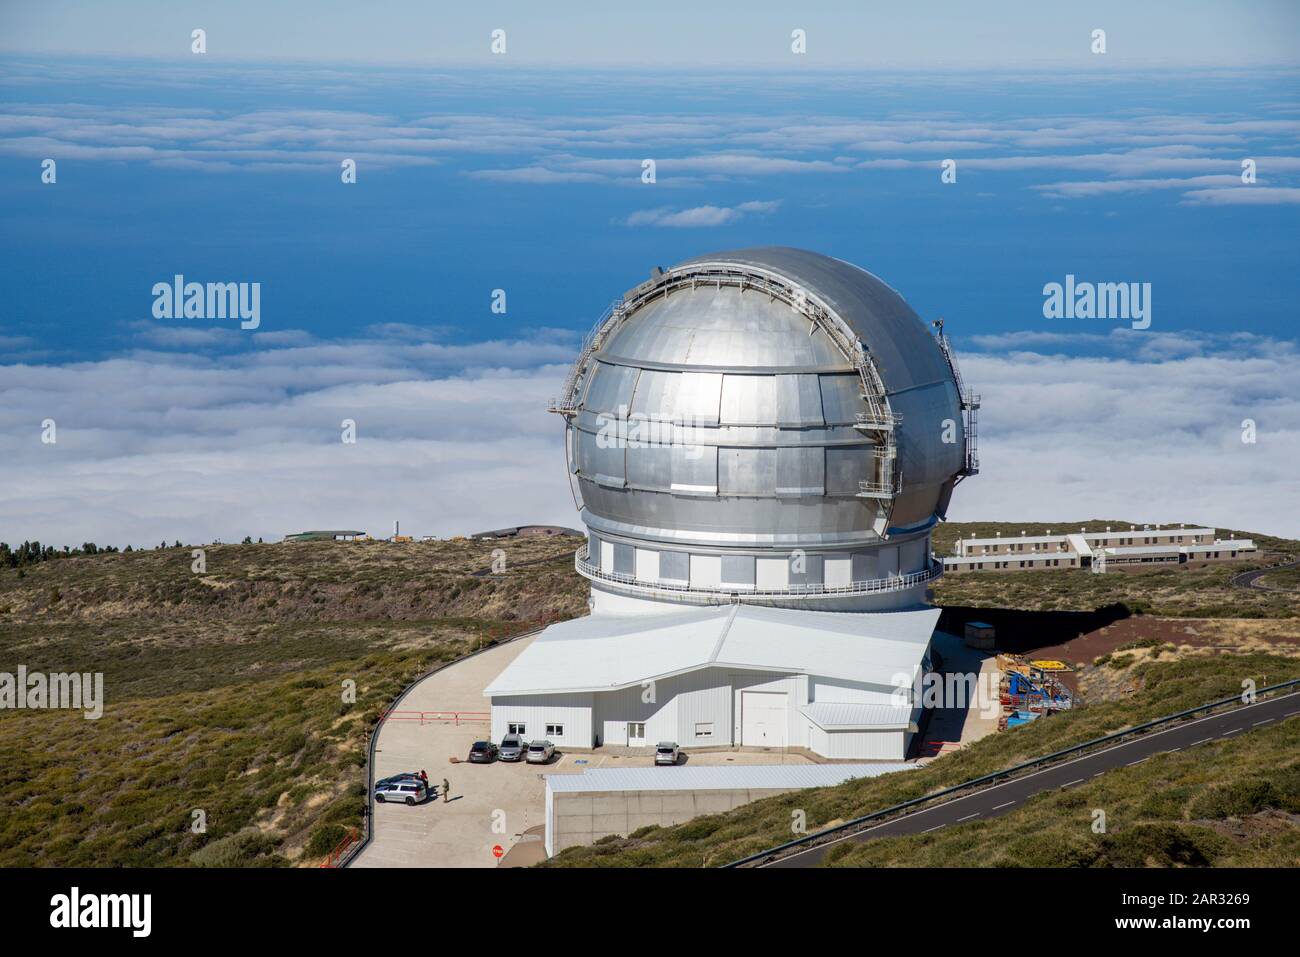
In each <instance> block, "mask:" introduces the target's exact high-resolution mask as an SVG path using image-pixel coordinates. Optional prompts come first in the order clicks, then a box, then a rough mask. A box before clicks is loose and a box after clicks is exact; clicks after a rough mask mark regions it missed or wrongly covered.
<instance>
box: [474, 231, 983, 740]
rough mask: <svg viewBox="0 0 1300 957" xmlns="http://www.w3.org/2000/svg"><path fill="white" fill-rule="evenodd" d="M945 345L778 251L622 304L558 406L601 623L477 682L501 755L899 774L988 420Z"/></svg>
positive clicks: (813, 262) (686, 274) (895, 304)
mask: <svg viewBox="0 0 1300 957" xmlns="http://www.w3.org/2000/svg"><path fill="white" fill-rule="evenodd" d="M936 326H938V327H939V331H938V334H937V335H932V334H931V333H930V332H929V330H927V329H926V327H925V325H924V323H922V322H921V320H920V318H919V317H918V316H917V315H916V313H915V312H913V311H912V309H911V308H910V307H909V306H908V305H907V303H906V302H904V301H903V299H902V297H900V296H899V295H898V293H897V292H895V291H894V290H893V289H891V288H890V287H889V286H887V285H886V284H885V283H883V282H882V281H881V280H879V279H878V278H876V277H875V276H873V275H871V274H870V273H868V272H866V271H864V270H862V269H859V268H857V267H856V266H853V265H851V264H849V263H846V262H843V261H841V260H838V259H832V258H830V257H827V256H821V255H818V254H816V253H810V252H806V251H803V250H797V249H785V248H763V249H748V250H740V251H737V252H730V253H716V254H712V255H708V256H701V257H699V258H696V259H692V260H688V261H686V262H684V263H681V264H679V265H677V266H675V267H672V268H670V269H667V270H664V269H657V270H655V271H654V272H653V273H652V275H651V277H650V279H649V281H647V282H645V283H642V284H640V285H638V286H636V287H634V288H633V289H631V290H629V291H628V292H627V293H626V294H625V296H624V298H622V299H620V300H618V301H617V302H616V303H615V304H614V305H613V306H612V307H611V308H610V309H609V310H608V311H607V313H606V315H605V316H604V317H602V319H601V321H600V322H599V323H598V324H597V327H596V328H595V329H594V330H593V331H592V333H591V334H590V335H589V336H588V337H587V339H586V340H585V341H584V343H583V346H582V349H581V352H580V354H579V356H578V359H577V361H576V362H575V364H574V366H573V369H572V371H571V372H570V374H569V376H568V378H567V380H566V382H565V385H564V389H563V392H562V394H561V395H560V396H559V397H558V398H556V399H555V400H554V401H553V403H552V411H554V412H557V413H559V414H560V415H562V416H563V417H564V421H565V438H566V450H567V454H568V463H569V476H570V481H571V486H572V489H573V493H574V500H575V504H576V505H577V506H578V508H579V509H580V513H581V516H582V520H583V522H584V523H585V524H586V526H587V528H588V531H589V536H588V546H587V548H585V549H581V550H580V551H579V552H578V555H577V557H576V562H575V564H576V568H577V570H578V572H579V573H580V574H581V575H583V576H584V577H586V578H587V579H589V580H590V582H591V608H592V614H591V615H590V616H589V617H587V618H583V619H580V620H577V621H570V622H564V623H561V624H557V625H552V626H551V627H549V628H547V629H546V630H545V631H544V632H543V633H542V634H541V635H540V636H539V637H537V638H536V639H534V640H533V642H532V643H531V644H530V646H529V647H528V648H527V649H526V650H525V651H524V652H523V653H522V654H520V655H519V657H518V658H517V659H516V660H515V661H514V662H513V663H512V664H511V665H510V666H509V667H508V668H507V669H506V670H505V671H504V672H503V673H502V674H500V675H498V676H497V678H496V679H495V680H494V681H493V682H492V683H491V684H490V685H489V686H488V688H487V689H486V691H485V694H487V696H488V697H490V698H491V701H492V705H491V707H492V732H493V735H494V736H497V737H499V736H501V735H504V734H507V733H517V734H522V735H524V736H525V737H527V738H530V739H538V738H548V739H550V740H552V741H554V742H555V743H556V744H558V745H560V746H562V747H569V748H592V747H599V746H602V745H623V746H629V747H638V746H642V745H651V744H654V743H655V742H656V741H659V740H671V741H675V742H677V743H678V744H680V745H682V746H685V747H706V746H714V747H717V746H730V747H738V746H741V747H768V748H788V747H799V748H806V749H809V750H811V751H814V752H816V753H818V754H821V755H824V756H826V757H834V758H850V759H892V760H899V759H902V758H903V757H905V756H906V754H907V752H908V749H909V746H910V744H911V741H912V737H913V736H914V735H915V734H916V731H917V728H918V723H919V719H920V716H921V711H920V703H919V701H917V700H916V699H917V697H919V696H918V695H916V694H915V693H914V690H913V689H914V687H916V686H917V685H919V679H920V678H921V677H922V676H923V674H924V672H925V670H926V669H927V668H928V667H929V646H930V639H931V637H932V635H933V632H934V627H935V624H936V622H937V619H938V616H939V612H938V610H936V609H933V608H929V607H927V606H926V605H925V600H926V588H927V586H928V585H929V584H930V583H931V582H932V581H933V580H934V579H935V578H937V577H938V576H939V575H940V574H942V572H943V564H942V562H939V561H937V560H936V559H935V558H934V556H933V555H932V552H931V547H930V533H931V530H932V529H933V527H934V525H935V524H936V523H937V522H938V521H940V519H942V517H943V516H944V515H945V514H946V511H947V508H948V503H949V500H950V498H951V495H952V491H953V489H954V487H955V486H956V485H957V483H958V482H960V481H961V480H963V479H964V478H965V477H967V476H970V475H973V474H975V473H976V472H977V471H978V458H977V455H976V452H975V417H976V410H977V409H978V407H979V400H978V397H977V396H974V395H972V394H970V393H967V392H965V391H964V389H963V387H962V383H961V377H960V373H959V372H958V370H957V366H956V363H955V360H954V358H953V355H952V351H951V348H950V346H949V344H948V341H947V339H946V338H944V336H943V334H942V327H941V324H936Z"/></svg>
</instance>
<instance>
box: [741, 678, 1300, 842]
mask: <svg viewBox="0 0 1300 957" xmlns="http://www.w3.org/2000/svg"><path fill="white" fill-rule="evenodd" d="M1296 715H1300V692H1292V693H1290V694H1287V695H1282V696H1280V697H1273V698H1261V699H1260V700H1259V701H1257V702H1255V703H1254V704H1252V705H1244V706H1238V707H1236V708H1233V710H1231V711H1226V712H1223V713H1221V714H1212V715H1210V716H1208V717H1204V718H1196V719H1193V720H1190V721H1185V722H1181V723H1179V724H1175V725H1172V726H1171V727H1169V728H1168V729H1167V730H1164V731H1151V732H1148V733H1146V734H1143V735H1141V736H1140V737H1136V738H1133V739H1132V740H1130V741H1126V742H1123V743H1121V744H1116V745H1112V746H1111V747H1109V748H1107V749H1105V750H1103V751H1094V752H1092V753H1090V754H1087V755H1084V756H1083V757H1079V758H1073V759H1071V760H1068V761H1064V762H1062V763H1060V764H1053V765H1049V766H1048V767H1046V768H1044V769H1043V770H1041V771H1034V772H1032V773H1030V774H1026V775H1024V776H1023V777H1018V778H1013V779H1012V780H1010V781H1006V782H1004V783H1002V784H995V785H993V786H991V787H987V788H984V789H983V790H979V791H973V792H971V793H970V794H968V795H966V796H965V797H958V798H954V799H952V800H950V801H946V802H944V803H942V804H935V805H932V806H931V807H928V808H923V809H922V810H919V811H913V812H912V813H910V814H906V815H904V816H903V817H899V818H894V819H893V820H890V821H886V822H885V823H883V824H877V825H876V826H875V827H872V828H868V829H867V830H864V831H857V832H855V833H853V834H850V835H846V836H844V837H839V838H835V839H833V840H831V841H829V842H828V843H826V844H820V845H818V846H816V847H810V848H808V849H806V850H793V851H791V852H789V853H788V854H787V855H786V856H784V857H781V858H779V859H778V860H774V861H771V862H769V863H767V864H762V865H759V866H761V867H813V866H816V865H817V864H818V863H819V862H820V861H821V859H822V858H823V857H824V856H825V855H826V852H827V850H829V849H830V848H832V847H834V846H835V845H837V844H842V843H844V842H845V841H868V840H871V839H872V838H875V837H896V836H898V835H903V834H924V833H926V832H927V831H937V830H940V829H941V828H945V827H952V826H954V825H957V824H961V823H964V822H966V821H975V820H981V819H983V818H990V817H998V816H1000V815H1002V814H1006V813H1008V812H1010V811H1014V810H1015V809H1016V808H1017V807H1019V806H1020V805H1021V804H1023V803H1024V802H1025V801H1026V800H1028V799H1029V798H1031V797H1033V796H1034V795H1035V794H1041V793H1042V792H1044V791H1050V790H1053V789H1055V788H1072V787H1078V786H1079V785H1081V784H1083V783H1085V782H1086V781H1089V780H1091V779H1092V778H1095V777H1097V776H1098V775H1101V774H1105V773H1106V772H1107V771H1113V770H1115V769H1117V768H1123V767H1129V766H1131V765H1134V764H1141V763H1142V762H1143V761H1145V760H1147V759H1148V758H1151V757H1153V756H1155V755H1157V754H1164V753H1166V752H1170V751H1182V750H1185V749H1187V748H1195V747H1197V746H1198V745H1202V744H1206V743H1208V742H1210V741H1219V740H1222V739H1224V738H1229V737H1232V736H1233V735H1237V734H1248V733H1249V732H1250V731H1252V730H1253V729H1255V728H1258V727H1261V726H1265V725H1268V724H1271V723H1272V722H1274V721H1285V720H1287V719H1289V718H1294V717H1295V716H1296Z"/></svg>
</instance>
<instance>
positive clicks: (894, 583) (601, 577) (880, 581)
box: [573, 548, 943, 602]
mask: <svg viewBox="0 0 1300 957" xmlns="http://www.w3.org/2000/svg"><path fill="white" fill-rule="evenodd" d="M573 565H574V568H576V569H577V571H578V574H579V575H582V576H583V577H584V578H587V579H589V580H591V581H598V582H607V583H610V584H614V585H619V586H621V587H623V588H624V589H634V590H636V591H638V592H660V593H667V594H672V595H677V596H688V597H689V596H694V597H698V598H699V599H701V600H704V599H709V598H716V599H718V600H719V601H725V602H733V601H734V602H744V601H753V600H770V599H774V598H775V599H782V598H837V597H846V596H853V595H876V594H881V593H882V592H891V591H903V590H904V589H908V588H912V587H914V586H916V585H921V584H924V583H926V582H931V581H934V580H935V579H936V578H940V577H942V575H943V562H941V561H939V560H938V559H935V558H932V559H930V564H929V565H928V566H927V567H926V568H925V570H923V571H919V572H909V573H908V574H906V575H899V576H896V577H894V578H873V579H870V580H868V581H860V582H853V583H852V584H850V585H789V586H787V587H785V588H745V589H741V588H738V587H737V588H728V587H726V586H725V585H720V586H718V587H716V588H701V587H698V586H695V585H687V584H681V585H679V584H675V583H673V582H662V581H661V582H648V581H644V580H642V579H639V578H637V577H636V576H635V575H624V574H622V573H620V572H607V571H603V570H601V569H600V568H597V567H596V566H595V565H592V564H591V562H590V561H589V558H588V549H587V548H580V549H578V551H577V552H576V553H575V554H574V556H573Z"/></svg>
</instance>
